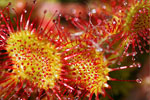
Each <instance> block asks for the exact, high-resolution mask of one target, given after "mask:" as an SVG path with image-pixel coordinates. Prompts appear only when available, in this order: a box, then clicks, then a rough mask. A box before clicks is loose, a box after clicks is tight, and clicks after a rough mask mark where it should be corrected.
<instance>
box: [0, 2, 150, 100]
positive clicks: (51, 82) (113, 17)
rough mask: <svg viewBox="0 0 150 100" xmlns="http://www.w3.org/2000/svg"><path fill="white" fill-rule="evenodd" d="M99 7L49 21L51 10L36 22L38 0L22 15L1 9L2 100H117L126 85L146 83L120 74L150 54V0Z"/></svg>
mask: <svg viewBox="0 0 150 100" xmlns="http://www.w3.org/2000/svg"><path fill="white" fill-rule="evenodd" d="M95 2H96V3H97V4H98V3H99V6H97V5H95V6H94V8H93V4H92V2H90V3H89V5H88V9H86V10H87V13H85V16H86V18H85V16H84V17H82V15H83V14H82V13H79V14H77V15H75V14H74V15H67V14H65V13H63V14H62V13H61V11H55V13H53V15H51V17H49V18H47V17H46V14H47V12H48V11H46V10H45V11H44V12H42V13H43V17H42V18H37V15H35V13H34V12H35V10H39V9H40V8H38V9H37V7H36V6H38V3H41V1H39V2H38V0H37V1H36V0H34V1H30V3H29V5H30V6H31V7H28V3H26V5H27V6H26V7H25V8H23V9H22V10H21V12H20V10H19V12H18V11H17V10H18V9H15V7H13V2H10V3H8V5H7V6H5V7H2V8H0V100H103V99H106V98H108V99H110V100H113V96H112V95H111V94H112V93H110V92H111V90H118V92H121V91H123V90H121V89H120V88H119V87H121V85H122V84H121V82H122V83H126V82H127V83H135V84H137V83H141V82H142V79H140V78H137V77H136V74H135V77H134V79H128V78H124V77H120V76H119V75H120V74H122V76H123V75H126V74H127V76H129V75H130V74H131V73H132V71H128V70H126V69H133V70H135V69H138V68H141V67H142V65H141V64H140V62H138V61H137V59H140V58H138V57H140V56H139V55H144V54H149V44H150V0H130V1H128V0H121V1H119V0H114V1H112V0H100V1H95ZM11 4H12V5H11ZM91 5H92V6H91ZM141 59H143V58H141ZM125 62H126V63H125ZM120 70H122V71H121V73H120V74H115V73H114V74H111V73H113V72H115V71H120ZM123 70H124V71H123ZM117 75H118V77H116V78H114V76H117ZM111 81H112V82H113V83H118V82H119V83H120V84H119V86H118V88H115V89H114V88H113V87H114V86H113V85H112V84H111V83H110V82H111ZM122 87H123V86H122ZM125 87H126V86H125ZM112 92H113V91H112ZM102 97H103V98H102Z"/></svg>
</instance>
